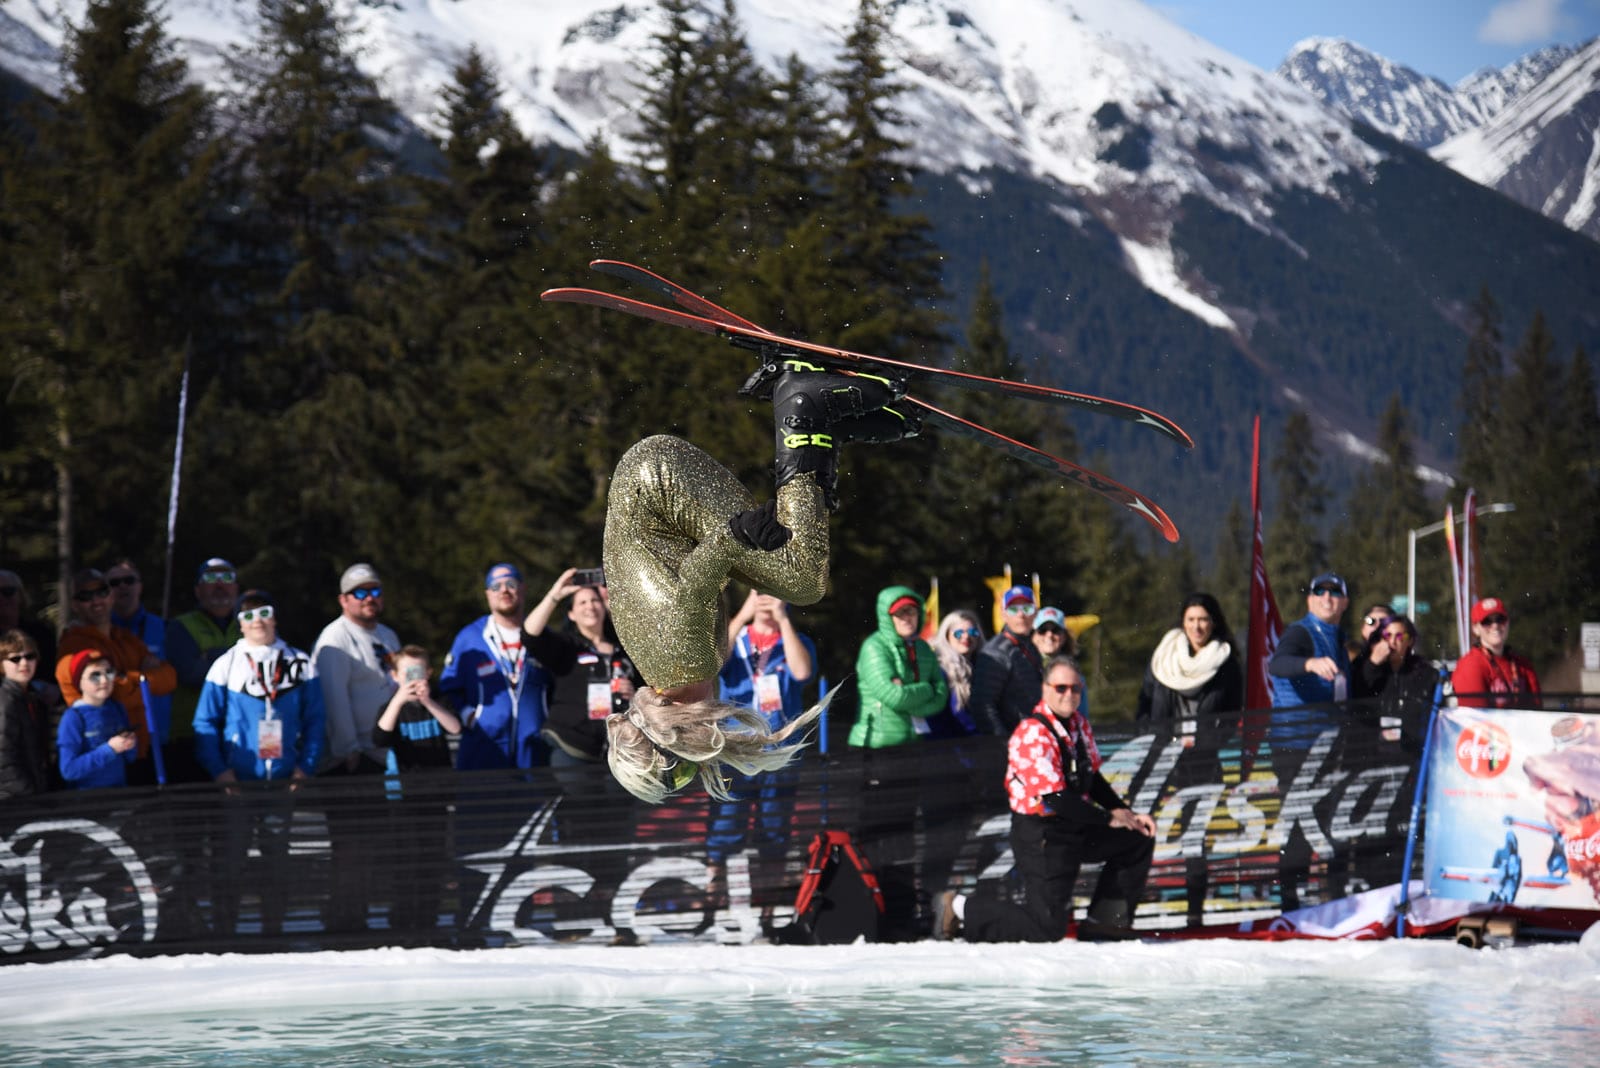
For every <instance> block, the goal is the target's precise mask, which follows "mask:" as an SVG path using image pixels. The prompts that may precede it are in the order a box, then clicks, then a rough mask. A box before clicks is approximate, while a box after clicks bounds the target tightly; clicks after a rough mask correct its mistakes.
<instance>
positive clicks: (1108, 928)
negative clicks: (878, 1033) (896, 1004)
mask: <svg viewBox="0 0 1600 1068" xmlns="http://www.w3.org/2000/svg"><path fill="white" fill-rule="evenodd" d="M1082 700H1083V676H1082V675H1081V674H1080V673H1079V671H1078V666H1077V664H1076V662H1075V661H1073V660H1072V658H1071V657H1066V656H1057V657H1054V658H1052V659H1051V660H1050V661H1049V662H1048V663H1046V664H1045V673H1044V688H1043V693H1042V695H1041V700H1040V701H1039V703H1038V704H1037V705H1035V706H1034V709H1033V711H1032V712H1031V713H1029V714H1028V715H1027V716H1024V717H1023V719H1022V722H1021V723H1019V724H1017V727H1016V729H1015V730H1013V731H1012V732H1011V743H1010V747H1009V760H1008V763H1007V767H1006V793H1007V795H1008V797H1009V799H1010V802H1011V852H1012V855H1013V857H1014V859H1015V862H1016V866H1017V873H1018V874H1019V875H1020V876H1021V877H1022V885H1023V892H1024V895H1025V898H1026V900H1025V903H1024V904H1022V905H1014V904H1011V903H1010V902H1006V901H1000V900H996V899H995V898H991V897H968V896H967V895H963V894H957V893H955V892H953V891H946V892H945V893H944V894H941V895H940V897H939V903H938V904H939V911H938V921H937V927H936V928H935V932H934V933H935V935H937V936H938V937H940V938H954V937H955V936H956V935H957V934H960V935H962V936H964V937H965V938H966V940H967V941H969V942H1054V941H1057V940H1059V939H1061V938H1064V937H1066V935H1067V929H1068V927H1069V926H1070V924H1071V922H1072V886H1073V883H1075V882H1076V881H1077V878H1078V869H1079V868H1080V867H1081V866H1082V865H1083V864H1085V863H1087V862H1094V861H1104V862H1105V867H1104V868H1103V869H1102V870H1101V872H1100V880H1099V882H1098V883H1097V884H1096V885H1095V890H1094V896H1093V898H1091V899H1090V902H1089V919H1088V921H1087V922H1086V923H1085V924H1084V926H1083V928H1082V929H1080V932H1079V933H1080V937H1082V936H1084V935H1087V934H1089V933H1090V932H1091V931H1096V932H1100V933H1104V934H1108V935H1109V934H1111V933H1113V932H1125V931H1126V930H1127V928H1128V925H1129V924H1130V923H1131V921H1132V919H1133V910H1134V908H1135V907H1136V906H1137V905H1138V903H1139V895H1140V893H1141V892H1143V890H1144V881H1145V875H1146V874H1147V873H1148V872H1149V870H1150V858H1151V856H1152V855H1153V854H1154V852H1155V833H1156V826H1155V821H1154V820H1152V819H1151V818H1150V817H1149V816H1147V815H1145V814H1143V813H1136V812H1134V811H1133V810H1132V809H1130V808H1129V807H1128V804H1127V802H1126V801H1124V800H1122V798H1121V797H1120V796H1118V794H1117V792H1116V791H1115V790H1113V789H1112V788H1111V784H1110V783H1108V782H1107V781H1106V779H1105V776H1103V775H1101V774H1100V750H1099V749H1098V748H1097V747H1096V746H1095V744H1094V732H1093V731H1092V730H1091V729H1090V727H1089V721H1088V720H1087V719H1085V718H1084V717H1083V715H1082V714H1081V713H1080V712H1079V711H1078V705H1079V703H1080V702H1081V701H1082Z"/></svg>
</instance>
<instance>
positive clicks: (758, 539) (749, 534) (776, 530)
mask: <svg viewBox="0 0 1600 1068" xmlns="http://www.w3.org/2000/svg"><path fill="white" fill-rule="evenodd" d="M728 529H729V530H731V531H732V532H733V536H734V538H736V539H737V540H738V542H739V544H740V545H743V546H745V547H746V548H750V549H757V550H759V551H761V552H768V553H770V552H772V551H774V550H776V549H781V548H783V547H784V546H785V545H787V544H788V542H789V539H790V538H791V537H793V536H794V533H793V532H792V531H791V530H790V529H789V528H788V527H786V526H784V525H783V524H782V523H780V522H778V502H777V501H776V500H770V501H768V502H767V503H766V504H763V505H762V506H761V507H759V508H749V509H746V510H745V511H743V512H739V513H738V514H736V515H734V516H733V518H731V519H729V520H728Z"/></svg>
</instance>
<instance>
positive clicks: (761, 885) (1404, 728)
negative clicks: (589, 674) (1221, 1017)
mask: <svg viewBox="0 0 1600 1068" xmlns="http://www.w3.org/2000/svg"><path fill="white" fill-rule="evenodd" d="M1299 711H1302V712H1304V713H1305V715H1304V716H1303V717H1301V718H1300V719H1298V720H1296V721H1294V722H1292V723H1286V722H1285V721H1284V719H1283V717H1282V716H1281V715H1278V716H1274V715H1272V714H1269V713H1254V714H1247V715H1245V716H1243V717H1239V716H1233V717H1228V718H1225V719H1220V720H1218V721H1216V722H1210V723H1201V724H1199V725H1197V729H1195V730H1193V731H1192V732H1189V733H1172V732H1169V731H1165V730H1139V729H1132V728H1130V727H1127V726H1120V727H1118V726H1107V727H1105V728H1102V729H1100V730H1099V731H1097V736H1098V739H1099V741H1100V745H1101V750H1102V753H1103V755H1104V756H1105V758H1106V763H1105V767H1104V769H1103V770H1104V772H1105V774H1106V776H1107V778H1108V779H1110V780H1111V782H1112V783H1113V785H1114V786H1115V787H1116V788H1117V789H1118V790H1119V791H1120V792H1121V793H1122V794H1123V796H1125V797H1126V798H1127V799H1128V800H1129V801H1130V802H1131V803H1132V804H1133V807H1134V808H1135V809H1136V810H1139V811H1142V812H1148V813H1150V814H1151V815H1152V816H1153V817H1154V818H1155V820H1156V823H1157V827H1158V831H1157V842H1158V846H1157V850H1156V855H1155V856H1156V860H1155V865H1154V867H1153V868H1152V870H1151V874H1150V878H1149V881H1148V883H1147V885H1146V890H1145V895H1144V900H1143V903H1142V904H1141V906H1140V908H1139V912H1138V915H1137V920H1136V926H1138V927H1140V928H1146V929H1162V928H1177V927H1184V926H1197V925H1198V926H1209V927H1216V926H1219V925H1228V924H1235V923H1238V922H1240V921H1243V920H1254V919H1260V918H1264V917H1269V916H1273V915H1276V914H1277V913H1278V912H1279V910H1280V909H1281V908H1292V907H1295V906H1305V905H1311V904H1315V903H1317V902H1320V901H1325V900H1328V899H1329V898H1332V897H1337V896H1341V895H1343V894H1347V893H1352V892H1356V891H1358V890H1362V889H1366V888H1369V887H1373V886H1380V885H1385V884H1389V883H1394V882H1396V881H1398V880H1399V878H1400V867H1401V862H1402V856H1403V851H1404V844H1405V834H1406V827H1407V821H1408V819H1409V816H1410V811H1411V797H1412V787H1413V784H1414V782H1415V779H1414V778H1413V776H1414V774H1415V771H1414V769H1415V767H1416V764H1417V757H1418V754H1419V750H1420V735H1421V727H1420V725H1419V724H1417V723H1409V722H1408V723H1403V724H1402V723H1400V722H1399V721H1393V720H1385V721H1380V719H1379V718H1378V717H1377V716H1376V715H1367V714H1366V713H1365V712H1364V711H1363V710H1361V709H1359V708H1355V707H1352V706H1330V707H1327V708H1316V709H1307V710H1299ZM1418 718H1419V719H1420V718H1421V717H1418ZM1005 763H1006V743H1005V740H1004V739H1002V738H995V737H983V738H971V739H962V740H954V741H939V742H922V743H919V744H916V745H910V746H905V747H901V748H898V749H892V750H877V751H858V750H850V749H841V750H838V751H836V752H834V753H832V754H830V755H828V756H822V755H820V754H818V753H817V752H816V751H815V750H811V751H808V752H807V753H806V755H805V756H804V757H803V758H802V759H801V760H799V761H797V762H796V764H795V765H794V766H792V767H791V768H790V769H788V770H786V771H784V772H781V773H776V774H772V775H768V776H764V777H761V778H758V779H754V780H741V781H739V782H738V783H737V784H736V789H737V791H738V793H739V795H740V797H741V800H740V801H737V802H734V803H731V804H724V803H718V802H716V801H713V800H711V799H709V798H707V797H706V796H705V795H704V794H703V793H698V792H696V793H693V794H688V795H685V796H680V797H676V798H674V799H672V800H670V801H669V802H668V803H666V804H663V805H660V806H656V807H651V806H646V805H642V804H639V803H637V802H634V801H633V800H632V799H631V798H629V797H628V795H627V794H625V793H624V792H623V791H622V790H621V789H620V788H619V787H618V786H617V785H616V783H615V782H613V781H612V780H611V778H610V775H609V773H608V772H607V770H606V768H605V766H604V765H585V766H582V767H575V768H546V769H538V770H536V771H532V772H474V773H457V772H452V771H439V772H432V773H425V774H417V775H407V776H403V777H400V778H388V777H384V776H382V775H374V776H370V777H361V776H339V777H331V778H318V779H311V780H306V781H303V782H300V783H298V784H296V785H293V786H291V785H289V784H286V783H273V784H241V785H236V786H232V787H229V788H224V787H221V786H212V785H204V786H179V787H169V788H165V789H153V788H152V789H123V790H93V791H82V792H69V793H56V794H47V795H43V796H40V797H37V798H29V799H24V800H18V801H8V802H5V803H4V804H3V805H0V959H3V960H5V961H19V960H41V959H50V958H52V957H60V956H81V955H93V954H99V953H106V952H125V953H178V952H192V951H218V950H235V951H237V950H251V949H260V950H286V949H296V950H300V949H304V950H310V949H338V948H355V947H361V946H370V945H438V946H452V947H475V946H493V945H506V944H514V943H545V942H552V941H554V942H569V941H587V942H598V943H605V942H619V943H627V942H632V941H635V940H649V939H651V938H660V937H663V936H673V937H679V938H688V937H698V938H702V939H707V940H715V941H720V942H729V943H740V942H750V941H754V940H756V939H758V938H761V937H774V936H776V937H781V935H782V931H783V929H784V927H785V926H786V925H787V924H788V923H789V921H790V920H791V918H792V913H793V904H794V899H795V891H796V888H797V886H798V884H799V882H800V879H801V876H802V874H803V869H804V866H805V859H806V852H807V845H808V843H809V841H810V839H811V837H812V836H813V835H814V834H815V833H816V832H817V831H818V830H819V829H822V828H832V829H843V830H847V831H849V832H850V833H851V834H852V835H853V837H854V839H855V841H856V842H857V843H858V845H859V846H860V849H861V850H862V852H863V853H864V854H865V855H866V857H867V859H868V860H869V861H870V862H871V864H872V866H873V867H874V868H875V869H876V871H877V873H878V877H879V880H880V882H881V884H882V886H883V890H884V895H885V899H886V906H887V914H886V916H885V924H884V932H883V933H884V936H885V937H888V938H894V939H911V938H919V937H926V936H927V934H928V932H929V930H930V924H931V917H930V914H929V913H930V909H929V901H930V899H931V898H932V896H933V895H935V894H937V893H938V892H939V891H940V890H942V889H944V888H946V887H947V886H956V887H960V888H962V889H965V890H969V891H974V892H977V893H983V894H991V893H992V894H1005V895H1011V894H1013V893H1014V892H1015V890H1016V888H1015V886H1014V880H1013V878H1012V876H1011V874H1010V872H1011V860H1010V849H1009V845H1008V840H1007V835H1008V830H1009V825H1010V816H1009V812H1008V810H1007V807H1006V800H1005V792H1004V788H1003V777H1004V773H1005ZM1094 876H1095V871H1094V869H1093V868H1092V867H1091V868H1089V869H1087V870H1086V871H1085V872H1084V874H1083V875H1082V876H1081V877H1080V881H1079V885H1078V893H1079V895H1081V897H1080V902H1079V903H1080V905H1082V904H1084V903H1085V902H1086V898H1087V894H1088V892H1089V889H1090V888H1091V887H1092V885H1093V879H1094Z"/></svg>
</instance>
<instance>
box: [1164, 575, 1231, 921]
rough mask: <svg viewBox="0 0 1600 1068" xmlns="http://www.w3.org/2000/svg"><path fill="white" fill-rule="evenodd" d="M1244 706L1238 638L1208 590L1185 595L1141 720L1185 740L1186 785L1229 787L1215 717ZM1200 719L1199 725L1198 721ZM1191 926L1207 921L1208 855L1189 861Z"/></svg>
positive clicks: (1186, 868) (1221, 736) (1186, 866)
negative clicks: (1235, 646)
mask: <svg viewBox="0 0 1600 1068" xmlns="http://www.w3.org/2000/svg"><path fill="white" fill-rule="evenodd" d="M1243 707H1244V672H1243V671H1242V670H1241V669H1240V667H1239V661H1238V659H1237V658H1236V657H1235V656H1234V655H1233V633H1232V632H1231V631H1230V630H1229V629H1228V620H1227V617H1225V616H1224V615H1223V614H1222V606H1221V605H1219V604H1218V603H1217V599H1216V598H1215V597H1213V596H1211V595H1210V594H1209V593H1192V594H1190V595H1189V596H1188V597H1186V598H1184V601H1183V608H1182V609H1181V611H1180V612H1179V616H1178V626H1176V627H1174V628H1173V629H1172V630H1169V631H1167V633H1166V635H1165V636H1164V637H1162V639H1161V642H1160V643H1159V644H1158V645H1157V646H1156V651H1155V652H1154V653H1153V654H1152V655H1151V657H1150V666H1149V667H1148V668H1147V669H1146V670H1145V673H1144V686H1143V687H1141V688H1140V690H1139V712H1138V718H1139V719H1145V720H1155V721H1157V722H1159V723H1161V724H1162V725H1163V726H1168V727H1170V728H1171V730H1172V732H1173V734H1174V735H1176V736H1178V737H1180V738H1182V739H1183V744H1184V748H1185V752H1184V754H1183V756H1182V758H1181V760H1180V762H1179V767H1180V768H1181V769H1182V784H1183V785H1188V784H1191V783H1220V782H1222V761H1221V759H1220V757H1219V755H1218V749H1219V747H1220V743H1221V742H1222V741H1223V740H1224V739H1225V737H1226V736H1225V735H1224V734H1223V732H1222V731H1221V729H1220V726H1221V725H1220V724H1219V723H1217V722H1216V720H1215V717H1216V716H1217V715H1219V714H1222V713H1228V712H1233V713H1237V712H1238V711H1239V710H1240V709H1241V708H1243ZM1197 721H1199V722H1198V723H1197ZM1184 882H1185V889H1186V897H1187V899H1188V914H1189V924H1190V926H1192V927H1197V926H1199V925H1201V924H1202V923H1203V922H1204V920H1205V904H1206V887H1207V883H1208V882H1209V872H1208V870H1207V867H1206V860H1205V858H1204V857H1188V858H1186V859H1185V861H1184Z"/></svg>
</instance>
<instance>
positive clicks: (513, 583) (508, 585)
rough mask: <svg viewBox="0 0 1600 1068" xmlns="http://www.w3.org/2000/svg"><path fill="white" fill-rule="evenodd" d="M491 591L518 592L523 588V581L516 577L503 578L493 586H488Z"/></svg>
mask: <svg viewBox="0 0 1600 1068" xmlns="http://www.w3.org/2000/svg"><path fill="white" fill-rule="evenodd" d="M487 588H488V590H489V592H490V593H516V592H517V591H518V590H520V589H522V583H520V582H518V581H517V580H516V579H501V580H500V581H499V582H496V583H495V584H494V585H493V586H489V587H487Z"/></svg>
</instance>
